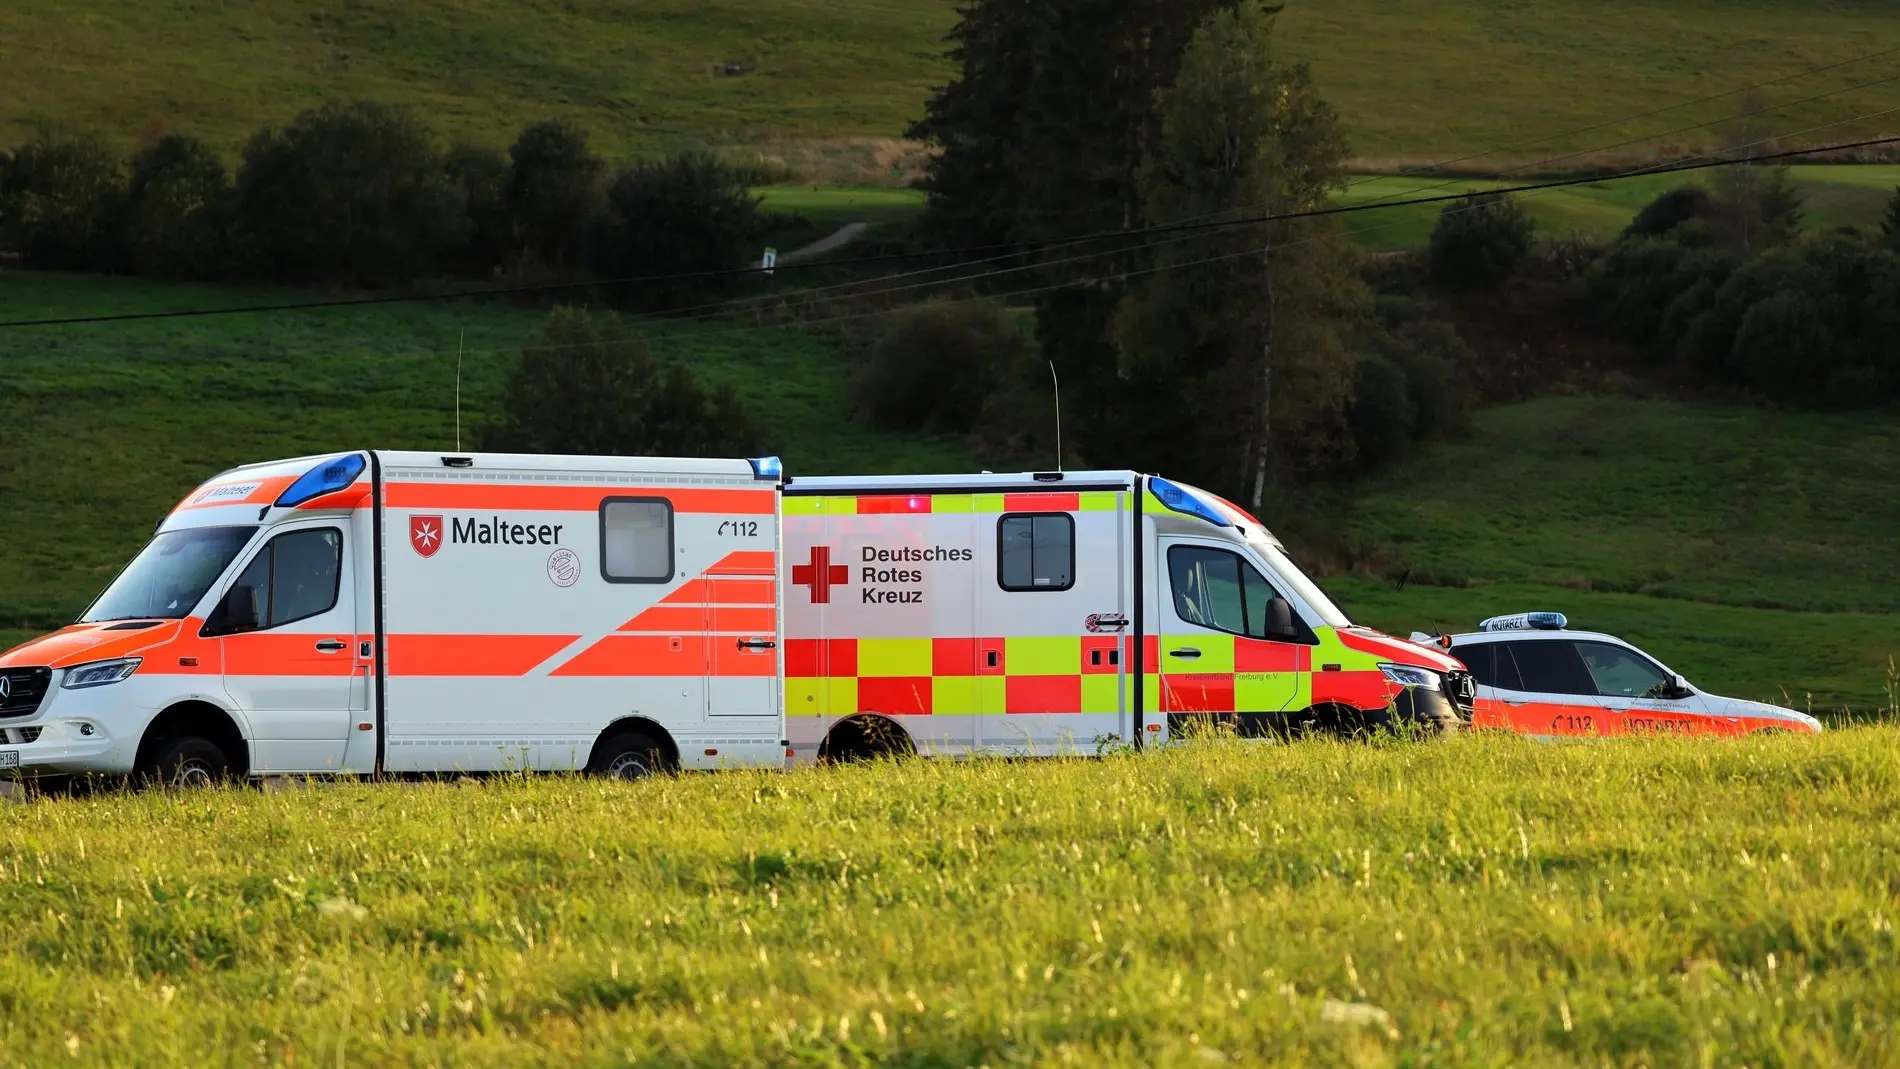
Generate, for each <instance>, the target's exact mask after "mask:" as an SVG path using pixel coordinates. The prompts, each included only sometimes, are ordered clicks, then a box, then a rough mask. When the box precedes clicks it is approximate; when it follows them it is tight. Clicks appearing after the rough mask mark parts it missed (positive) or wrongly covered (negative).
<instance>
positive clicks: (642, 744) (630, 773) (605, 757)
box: [587, 730, 669, 780]
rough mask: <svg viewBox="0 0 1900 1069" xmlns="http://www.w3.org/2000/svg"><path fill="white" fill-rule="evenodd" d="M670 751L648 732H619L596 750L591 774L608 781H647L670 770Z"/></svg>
mask: <svg viewBox="0 0 1900 1069" xmlns="http://www.w3.org/2000/svg"><path fill="white" fill-rule="evenodd" d="M668 765H669V762H668V761H667V758H666V749H665V747H663V746H661V745H660V744H659V743H658V742H657V741H655V740H654V738H653V736H651V735H649V734H647V733H646V732H644V731H637V730H635V731H617V732H614V733H613V734H612V735H609V736H607V737H606V738H604V739H602V740H600V745H598V746H596V747H594V759H593V760H592V761H589V762H588V763H587V771H588V772H589V773H591V774H593V775H596V776H605V777H606V778H608V779H619V780H636V779H646V778H647V777H648V776H652V775H655V774H657V773H660V772H664V771H666V770H667V767H668Z"/></svg>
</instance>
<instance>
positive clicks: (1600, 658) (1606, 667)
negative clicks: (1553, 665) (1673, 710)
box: [1577, 642, 1669, 698]
mask: <svg viewBox="0 0 1900 1069" xmlns="http://www.w3.org/2000/svg"><path fill="white" fill-rule="evenodd" d="M1577 652H1578V653H1579V654H1581V655H1582V656H1583V663H1584V665H1585V666H1587V667H1588V668H1589V669H1590V678H1591V679H1592V680H1593V681H1595V683H1596V688H1597V693H1598V694H1601V695H1603V696H1604V697H1606V698H1641V697H1645V696H1652V695H1656V694H1661V693H1663V692H1664V691H1666V690H1668V687H1669V676H1668V674H1667V673H1665V672H1664V671H1663V670H1662V667H1661V666H1660V665H1658V664H1656V662H1654V661H1652V660H1650V659H1649V658H1647V657H1644V656H1643V655H1641V654H1639V653H1637V652H1636V651H1634V650H1627V649H1624V648H1623V647H1621V646H1612V645H1610V644H1609V643H1607V642H1579V643H1577Z"/></svg>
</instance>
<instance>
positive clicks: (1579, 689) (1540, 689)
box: [1498, 639, 1597, 695]
mask: <svg viewBox="0 0 1900 1069" xmlns="http://www.w3.org/2000/svg"><path fill="white" fill-rule="evenodd" d="M1502 648H1503V649H1508V650H1509V651H1510V655H1511V659H1512V660H1513V661H1515V662H1516V664H1517V671H1518V674H1519V676H1520V677H1521V681H1522V684H1523V685H1522V686H1520V687H1517V688H1515V689H1518V690H1527V691H1532V692H1535V693H1539V694H1589V695H1595V694H1596V692H1597V687H1596V683H1595V682H1593V681H1592V680H1591V679H1590V672H1589V670H1588V669H1586V668H1585V667H1584V665H1583V658H1581V657H1579V656H1577V647H1576V644H1575V643H1572V642H1565V641H1563V640H1562V639H1546V640H1544V641H1541V642H1510V643H1504V644H1502ZM1503 658H1504V654H1503V653H1502V652H1500V653H1499V655H1498V659H1499V660H1503Z"/></svg>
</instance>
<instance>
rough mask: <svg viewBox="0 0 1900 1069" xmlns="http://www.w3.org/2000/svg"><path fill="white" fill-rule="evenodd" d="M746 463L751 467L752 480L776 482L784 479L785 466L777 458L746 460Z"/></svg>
mask: <svg viewBox="0 0 1900 1069" xmlns="http://www.w3.org/2000/svg"><path fill="white" fill-rule="evenodd" d="M746 463H748V464H750V465H752V477H753V478H754V479H772V480H775V481H776V480H778V479H782V478H784V477H785V464H784V462H783V461H781V460H779V458H777V457H759V458H758V459H757V460H748V461H746Z"/></svg>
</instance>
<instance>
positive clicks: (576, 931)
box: [0, 729, 1900, 1069]
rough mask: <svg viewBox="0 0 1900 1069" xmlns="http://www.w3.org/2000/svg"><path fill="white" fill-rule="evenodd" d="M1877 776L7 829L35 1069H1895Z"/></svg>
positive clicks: (774, 793)
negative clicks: (1712, 1068)
mask: <svg viewBox="0 0 1900 1069" xmlns="http://www.w3.org/2000/svg"><path fill="white" fill-rule="evenodd" d="M1896 790H1900V751H1896V749H1895V748H1894V746H1893V743H1892V738H1891V733H1890V732H1888V731H1886V730H1868V729H1861V730H1856V731H1842V732H1837V733H1833V734H1830V735H1825V736H1822V737H1819V738H1811V737H1798V738H1787V739H1779V740H1766V739H1743V740H1723V741H1716V742H1711V741H1707V740H1703V741H1687V740H1644V741H1637V742H1630V743H1627V744H1609V745H1594V746H1550V745H1538V744H1535V743H1529V742H1526V741H1524V740H1519V739H1475V738H1474V739H1460V740H1455V741H1451V742H1447V743H1444V744H1441V745H1431V746H1418V745H1388V746H1362V745H1340V744H1330V743H1324V742H1313V743H1305V744H1301V745H1297V746H1278V747H1260V746H1248V745H1243V744H1226V745H1218V744H1199V745H1195V746H1193V747H1186V748H1176V749H1173V750H1171V751H1167V752H1163V753H1159V754H1153V753H1150V754H1144V755H1141V756H1139V757H1123V758H1114V759H1110V760H1105V761H1099V762H1096V761H1089V762H1084V761H1059V760H1046V761H1037V762H1031V763H1005V762H1001V761H985V762H978V763H975V764H969V765H944V764H927V763H918V762H911V763H908V764H902V765H889V764H887V765H882V766H876V767H868V768H851V769H842V770H835V771H833V770H807V771H800V772H793V773H783V772H764V773H737V772H734V773H727V774H721V775H701V776H687V777H678V778H671V779H661V780H651V781H647V782H643V783H634V784H619V783H601V782H596V781H584V780H575V779H571V778H565V777H563V778H542V779H533V780H526V781H523V780H518V779H501V780H495V781H490V782H488V783H485V784H482V785H479V786H456V785H453V784H418V785H398V784H385V785H372V784H346V785H341V786H337V787H323V786H319V787H312V788H310V789H307V790H300V791H291V792H287V793H272V792H263V791H256V790H248V791H235V790H234V791H219V792H194V793H192V794H189V795H184V796H177V795H169V796H168V795H162V794H143V795H126V794H116V793H115V794H103V795H99V796H94V797H90V798H81V799H71V800H62V799H52V800H46V801H40V802H36V803H33V804H30V805H8V806H0V873H3V874H4V877H3V878H0V910H4V911H5V915H6V916H7V917H9V918H10V920H9V922H8V923H7V924H6V925H4V926H0V998H4V999H5V1004H6V1006H7V1010H8V1012H7V1014H6V1018H5V1020H4V1023H0V1029H4V1034H5V1035H6V1037H7V1045H8V1053H9V1056H10V1057H11V1058H14V1059H17V1060H18V1061H19V1062H20V1063H22V1064H27V1065H78V1066H92V1065H100V1066H119V1065H172V1064H196V1063H199V1062H202V1061H203V1060H204V1055H205V1053H206V1052H224V1053H225V1055H226V1056H227V1058H228V1060H231V1061H236V1060H237V1058H238V1056H240V1055H241V1057H242V1058H243V1060H244V1061H245V1063H246V1064H271V1065H300V1066H301V1065H310V1064H322V1065H329V1064H349V1065H457V1066H463V1065H466V1066H498V1067H499V1066H543V1065H546V1066H560V1067H562V1069H571V1067H576V1066H585V1067H592V1066H609V1065H625V1064H630V1063H634V1064H657V1065H667V1066H701V1065H705V1066H710V1065H718V1066H734V1067H748V1069H749V1067H753V1066H774V1067H777V1066H799V1067H812V1069H819V1067H844V1066H864V1065H909V1066H965V1065H991V1066H1002V1065H1030V1064H1033V1065H1071V1064H1072V1065H1087V1066H1104V1067H1121V1066H1129V1067H1134V1066H1140V1067H1143V1069H1150V1067H1159V1069H1181V1067H1192V1069H1205V1067H1208V1066H1219V1065H1245V1066H1299V1067H1304V1066H1316V1065H1353V1066H1426V1065H1455V1066H1467V1065H1469V1066H1477V1065H1537V1066H1557V1065H1655V1066H1662V1065H1671V1066H1674V1065H1688V1064H1697V1063H1698V1060H1699V1059H1700V1060H1702V1061H1705V1062H1708V1063H1713V1064H1737V1065H1756V1066H1778V1065H1801V1066H1815V1067H1822V1069H1833V1067H1837V1066H1839V1067H1847V1066H1875V1065H1891V1064H1894V1062H1895V1061H1896V1059H1900V1031H1897V1030H1896V1028H1895V1026H1894V1023H1893V1022H1894V1021H1895V1019H1896V1016H1900V945H1897V944H1896V941H1895V939H1894V935H1893V931H1892V927H1891V926H1892V917H1893V910H1894V902H1893V894H1892V880H1893V873H1894V866H1895V861H1896V853H1897V852H1900V837H1897V836H1896V830H1895V825H1894V822H1893V819H1892V809H1893V797H1894V794H1895V792H1896Z"/></svg>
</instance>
